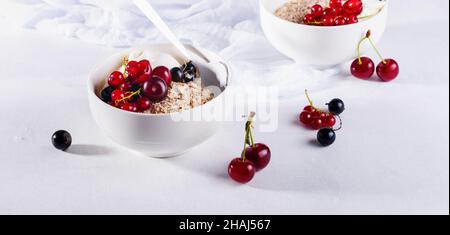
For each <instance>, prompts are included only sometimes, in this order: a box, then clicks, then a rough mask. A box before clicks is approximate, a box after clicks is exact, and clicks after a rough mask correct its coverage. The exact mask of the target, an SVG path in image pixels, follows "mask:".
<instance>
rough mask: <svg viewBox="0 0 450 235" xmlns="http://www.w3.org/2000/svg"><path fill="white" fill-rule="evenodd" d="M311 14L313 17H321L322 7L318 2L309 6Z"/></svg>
mask: <svg viewBox="0 0 450 235" xmlns="http://www.w3.org/2000/svg"><path fill="white" fill-rule="evenodd" d="M311 14H312V15H313V17H314V18H315V19H317V18H320V17H322V15H323V7H322V6H321V5H319V4H316V5H313V6H312V7H311Z"/></svg>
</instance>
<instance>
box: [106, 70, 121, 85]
mask: <svg viewBox="0 0 450 235" xmlns="http://www.w3.org/2000/svg"><path fill="white" fill-rule="evenodd" d="M124 82H125V77H124V76H123V74H122V73H121V72H119V71H114V72H112V73H111V75H109V78H108V84H109V85H110V86H112V87H118V86H120V85H122V84H123V83H124Z"/></svg>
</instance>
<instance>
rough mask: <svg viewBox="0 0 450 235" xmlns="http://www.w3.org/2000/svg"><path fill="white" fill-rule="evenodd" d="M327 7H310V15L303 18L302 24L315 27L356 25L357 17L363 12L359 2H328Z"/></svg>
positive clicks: (356, 0) (353, 0)
mask: <svg viewBox="0 0 450 235" xmlns="http://www.w3.org/2000/svg"><path fill="white" fill-rule="evenodd" d="M328 5H329V7H323V6H321V5H319V4H316V5H313V6H312V7H311V11H310V13H308V14H306V15H305V17H304V18H303V23H304V24H307V25H317V26H340V25H347V24H355V23H358V21H359V19H358V16H359V15H360V14H361V12H362V11H363V3H362V1H361V0H348V1H346V2H345V3H344V4H342V0H330V2H329V3H328Z"/></svg>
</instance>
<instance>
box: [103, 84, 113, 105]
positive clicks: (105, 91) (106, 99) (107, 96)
mask: <svg viewBox="0 0 450 235" xmlns="http://www.w3.org/2000/svg"><path fill="white" fill-rule="evenodd" d="M114 90H115V88H114V87H112V86H109V87H106V88H105V89H103V90H102V92H101V93H100V98H101V99H102V101H103V102H105V103H109V102H111V94H112V92H113V91H114Z"/></svg>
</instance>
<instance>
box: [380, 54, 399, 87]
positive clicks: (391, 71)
mask: <svg viewBox="0 0 450 235" xmlns="http://www.w3.org/2000/svg"><path fill="white" fill-rule="evenodd" d="M399 73H400V68H399V65H398V63H397V61H395V60H394V59H384V60H383V61H381V62H380V64H378V66H377V75H378V77H379V78H380V79H381V80H383V81H385V82H390V81H392V80H394V79H396V78H397V76H398V74H399Z"/></svg>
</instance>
